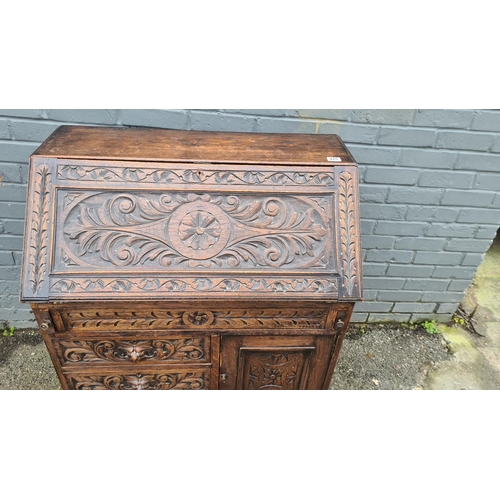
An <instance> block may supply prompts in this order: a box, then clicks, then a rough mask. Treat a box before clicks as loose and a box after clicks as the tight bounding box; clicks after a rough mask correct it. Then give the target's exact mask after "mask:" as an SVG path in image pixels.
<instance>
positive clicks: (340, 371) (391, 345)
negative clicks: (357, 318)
mask: <svg viewBox="0 0 500 500" xmlns="http://www.w3.org/2000/svg"><path fill="white" fill-rule="evenodd" d="M452 357H453V355H452V354H451V353H450V351H449V350H448V348H447V343H446V342H445V340H444V339H443V337H442V336H440V335H438V334H429V333H427V332H426V331H425V330H424V329H423V328H421V327H415V328H410V327H408V328H406V327H402V326H400V325H398V324H369V325H352V324H351V325H350V326H349V329H348V332H347V335H346V338H345V340H344V344H343V346H342V350H341V351H340V356H339V360H338V362H337V366H336V368H335V373H334V374H333V378H332V383H331V384H330V389H336V390H384V389H385V390H411V389H422V385H423V383H424V380H425V377H426V375H427V373H428V371H429V369H430V368H431V367H432V366H434V364H435V363H437V362H440V361H444V360H447V359H451V358H452Z"/></svg>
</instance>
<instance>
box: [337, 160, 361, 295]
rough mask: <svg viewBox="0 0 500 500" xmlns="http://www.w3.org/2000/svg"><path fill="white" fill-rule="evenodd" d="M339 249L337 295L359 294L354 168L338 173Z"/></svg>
mask: <svg viewBox="0 0 500 500" xmlns="http://www.w3.org/2000/svg"><path fill="white" fill-rule="evenodd" d="M337 175H338V209H339V243H340V245H339V250H340V264H341V269H342V277H341V280H340V286H339V297H360V296H361V274H360V267H361V262H360V252H359V238H360V235H359V234H358V231H357V228H358V224H357V219H356V217H357V214H358V210H357V194H356V189H355V187H356V179H355V176H356V169H354V168H349V167H347V168H346V169H345V170H342V171H340V172H339V173H338V174H337Z"/></svg>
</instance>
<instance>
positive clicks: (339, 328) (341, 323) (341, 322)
mask: <svg viewBox="0 0 500 500" xmlns="http://www.w3.org/2000/svg"><path fill="white" fill-rule="evenodd" d="M342 328H344V322H343V321H342V320H341V319H339V320H338V321H337V330H342Z"/></svg>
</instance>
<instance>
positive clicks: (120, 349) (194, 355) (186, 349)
mask: <svg viewBox="0 0 500 500" xmlns="http://www.w3.org/2000/svg"><path fill="white" fill-rule="evenodd" d="M54 347H55V351H56V353H57V356H58V358H59V360H60V362H61V365H62V366H63V367H66V368H71V367H76V368H78V366H80V365H82V364H85V365H89V366H90V365H95V366H99V365H103V364H115V365H131V364H132V365H144V364H146V363H154V364H166V363H168V364H172V363H181V364H182V363H191V364H192V363H209V362H210V337H209V336H197V337H193V336H186V335H184V336H180V335H179V336H171V335H168V336H165V337H159V338H144V337H138V338H136V337H134V338H109V339H102V338H100V339H95V338H84V339H81V338H77V339H75V338H69V339H57V340H54Z"/></svg>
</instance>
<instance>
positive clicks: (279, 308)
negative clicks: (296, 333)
mask: <svg viewBox="0 0 500 500" xmlns="http://www.w3.org/2000/svg"><path fill="white" fill-rule="evenodd" d="M339 307H340V308H342V307H343V306H341V305H331V304H324V303H323V304H321V303H319V304H311V303H309V304H303V305H301V304H290V303H284V302H282V303H266V304H262V305H260V304H255V303H254V304H249V303H248V302H247V303H246V304H245V303H241V302H239V303H229V302H228V303H219V304H214V303H212V304H206V303H197V304H196V306H195V307H193V305H192V304H189V305H185V306H184V307H182V306H177V307H176V306H172V305H166V304H161V303H159V304H157V305H151V304H149V305H145V304H131V305H129V306H128V307H127V308H126V309H125V308H124V307H123V304H107V305H106V307H105V308H104V307H102V306H100V305H99V304H91V305H90V304H86V305H85V306H84V305H80V306H78V307H76V308H75V307H74V306H72V307H69V306H68V305H61V306H58V307H57V308H52V309H51V311H50V314H51V316H52V319H53V323H54V327H55V331H56V332H66V331H68V332H74V333H75V334H87V333H89V332H92V335H93V334H94V332H110V333H112V332H122V333H123V335H130V333H134V332H137V331H139V330H142V331H147V330H184V331H186V330H192V331H203V330H205V331H215V332H216V331H221V330H228V329H230V330H249V329H255V330H275V329H287V330H288V329H300V330H305V329H313V330H319V329H328V328H331V324H332V322H333V320H334V316H335V315H336V311H337V310H338V308H339Z"/></svg>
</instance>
